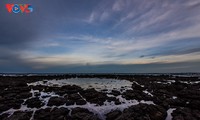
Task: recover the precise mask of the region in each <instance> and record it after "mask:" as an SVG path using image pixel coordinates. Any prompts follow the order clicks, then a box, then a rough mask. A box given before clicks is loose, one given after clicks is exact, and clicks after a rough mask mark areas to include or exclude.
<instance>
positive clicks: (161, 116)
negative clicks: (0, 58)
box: [0, 74, 200, 120]
mask: <svg viewBox="0 0 200 120" xmlns="http://www.w3.org/2000/svg"><path fill="white" fill-rule="evenodd" d="M77 77H78V78H80V79H81V78H101V79H116V80H117V79H118V80H120V79H121V80H128V81H130V82H132V84H131V86H130V87H127V86H122V87H121V88H120V89H112V90H109V87H108V88H105V89H103V90H99V89H94V88H93V86H90V87H89V88H87V89H85V88H81V87H82V86H77V85H63V86H59V85H56V84H55V85H49V86H47V85H45V84H46V83H48V80H55V79H56V80H59V79H68V78H77ZM5 81H6V82H5ZM36 81H43V83H44V84H43V85H40V84H38V85H27V83H33V82H36ZM199 81H200V79H199V78H198V77H180V76H172V75H159V76H153V75H152V76H151V75H75V74H72V75H47V76H14V77H12V76H0V120H30V119H31V118H32V120H99V119H106V120H165V119H166V117H167V116H169V115H170V114H169V115H167V110H168V109H170V108H174V109H175V110H174V111H173V112H172V114H171V115H172V116H171V117H172V120H200V107H199V106H200V89H199V88H200V82H199ZM95 84H98V83H95ZM148 101H149V102H148ZM102 115H103V116H102ZM169 120H170V119H169Z"/></svg>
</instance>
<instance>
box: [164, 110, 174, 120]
mask: <svg viewBox="0 0 200 120" xmlns="http://www.w3.org/2000/svg"><path fill="white" fill-rule="evenodd" d="M174 110H176V108H169V109H168V110H167V117H166V119H165V120H172V115H171V114H172V112H173V111H174Z"/></svg>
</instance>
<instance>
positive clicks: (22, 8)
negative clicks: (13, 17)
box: [6, 4, 33, 13]
mask: <svg viewBox="0 0 200 120" xmlns="http://www.w3.org/2000/svg"><path fill="white" fill-rule="evenodd" d="M6 8H7V10H8V12H9V13H12V12H13V13H31V12H33V7H32V6H31V5H30V4H6Z"/></svg>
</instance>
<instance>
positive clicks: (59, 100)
mask: <svg viewBox="0 0 200 120" xmlns="http://www.w3.org/2000/svg"><path fill="white" fill-rule="evenodd" d="M65 102H66V100H65V99H64V98H62V97H51V98H50V99H49V102H48V104H47V105H48V106H53V105H56V106H60V105H64V104H65Z"/></svg>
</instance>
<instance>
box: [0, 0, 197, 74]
mask: <svg viewBox="0 0 200 120" xmlns="http://www.w3.org/2000/svg"><path fill="white" fill-rule="evenodd" d="M7 3H14V4H31V5H32V6H33V12H32V13H29V14H25V13H20V14H15V13H8V11H7V9H6V7H5V4H7ZM199 12H200V1H199V0H1V1H0V72H2V73H4V72H5V73H7V72H8V73H10V72H19V73H21V72H22V73H23V72H24V73H30V72H34V73H43V72H45V73H159V72H162V73H169V72H200V14H199Z"/></svg>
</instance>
